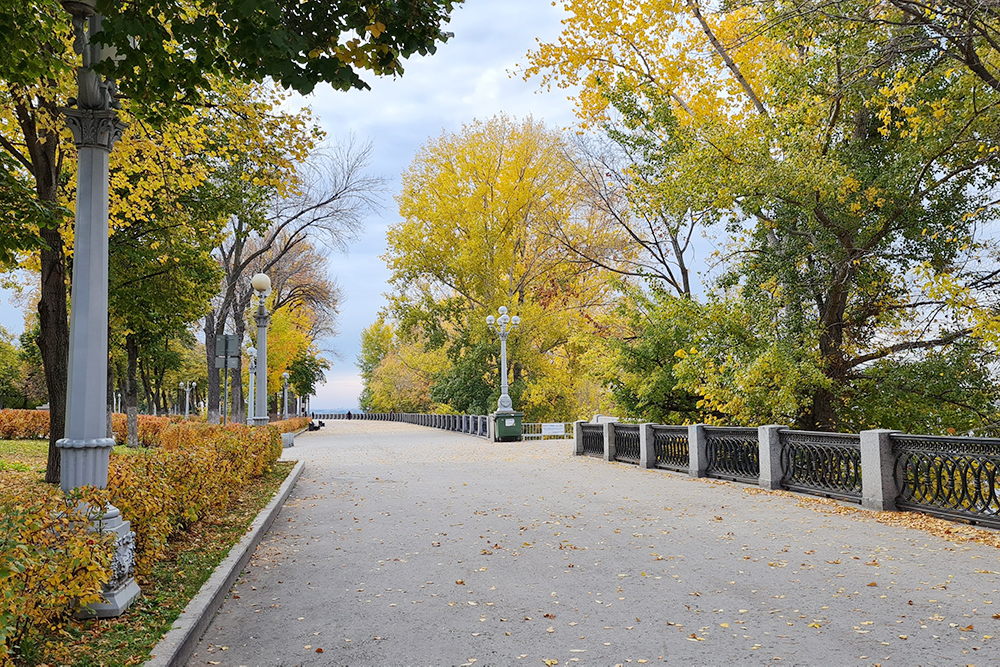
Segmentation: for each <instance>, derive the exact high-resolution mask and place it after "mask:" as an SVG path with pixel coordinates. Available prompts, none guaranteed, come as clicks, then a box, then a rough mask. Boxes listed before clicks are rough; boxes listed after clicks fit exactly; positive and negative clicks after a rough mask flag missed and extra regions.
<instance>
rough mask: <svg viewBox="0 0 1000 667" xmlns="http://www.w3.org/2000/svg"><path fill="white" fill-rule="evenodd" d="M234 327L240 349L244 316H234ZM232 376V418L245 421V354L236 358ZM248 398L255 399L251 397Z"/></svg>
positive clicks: (243, 331)
mask: <svg viewBox="0 0 1000 667" xmlns="http://www.w3.org/2000/svg"><path fill="white" fill-rule="evenodd" d="M233 325H234V326H233V329H234V331H235V333H236V340H238V341H239V342H240V349H242V348H243V336H244V335H246V322H245V321H244V320H243V318H242V317H236V316H234V317H233ZM230 375H231V376H232V377H231V379H230V382H231V383H232V387H231V388H230V390H229V391H230V395H231V396H232V406H233V412H232V415H233V416H232V419H233V421H234V422H238V423H241V424H242V423H245V422H246V420H247V415H246V403H245V402H244V400H243V355H240V356H239V357H238V358H237V360H236V368H234V369H233V370H232V371H230ZM248 400H251V401H252V400H253V397H251V398H250V399H248Z"/></svg>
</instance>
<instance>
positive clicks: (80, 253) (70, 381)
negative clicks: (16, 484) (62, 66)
mask: <svg viewBox="0 0 1000 667" xmlns="http://www.w3.org/2000/svg"><path fill="white" fill-rule="evenodd" d="M62 5H63V8H64V9H65V10H66V11H67V12H69V14H70V16H71V17H72V21H73V32H74V40H73V50H74V51H75V52H76V53H77V54H79V55H80V56H82V60H83V63H82V66H81V67H79V68H77V95H76V98H75V99H74V100H71V101H70V108H63V109H60V111H61V112H62V114H63V116H64V117H65V118H66V124H67V125H68V126H69V129H70V130H71V131H72V133H73V143H74V144H75V145H76V148H77V177H76V220H75V225H74V230H73V280H72V293H71V297H70V299H71V303H72V304H73V310H72V316H71V318H70V333H69V364H68V376H67V386H66V389H67V391H66V430H65V437H64V438H62V439H60V440H58V441H57V442H56V447H57V448H58V449H59V451H60V459H61V462H60V464H61V468H60V479H59V481H60V486H61V487H62V489H63V491H65V492H69V491H71V490H73V489H75V488H77V487H81V486H88V485H92V486H96V487H98V488H105V487H106V486H107V485H108V464H109V458H110V454H111V448H112V447H113V446H114V444H115V442H114V439H113V438H109V437H107V409H108V391H107V384H106V382H107V369H108V366H107V364H108V190H109V170H108V163H109V158H110V155H111V151H112V149H113V148H114V146H115V144H116V143H117V142H118V140H119V139H120V138H121V136H122V133H123V132H124V131H125V128H126V125H125V123H123V122H122V121H121V120H120V119H119V118H118V113H117V111H116V109H117V108H118V107H119V104H118V102H117V100H116V99H115V97H114V94H115V86H114V82H112V81H105V80H103V79H102V77H101V76H100V75H99V74H98V73H97V72H95V71H94V66H95V65H97V64H98V63H99V62H101V61H102V60H103V59H105V58H107V57H110V56H111V55H112V54H111V53H110V52H109V50H108V49H106V48H102V46H101V44H100V42H99V41H98V34H99V33H100V32H101V22H102V20H103V17H102V16H101V15H100V14H98V13H97V2H96V0H62ZM94 523H95V529H96V530H100V531H102V532H113V533H115V534H116V535H117V541H116V549H115V556H114V558H113V560H112V569H113V574H112V577H111V580H110V581H109V582H107V583H106V584H104V587H103V595H104V598H105V601H104V602H100V603H97V604H93V605H90V606H89V607H87V608H86V609H84V610H82V611H83V614H84V615H93V616H97V617H99V618H110V617H114V616H120V615H121V614H122V613H123V612H124V611H125V609H127V608H128V606H129V605H130V604H131V603H132V601H133V600H135V599H136V598H137V597H138V596H139V586H138V584H136V582H135V578H134V577H133V576H132V572H133V570H134V565H135V533H134V532H132V530H131V526H130V524H129V522H128V521H123V520H122V518H121V513H120V512H119V511H118V508H116V507H115V506H114V505H111V504H109V505H107V507H105V509H104V514H103V515H102V516H101V517H99V518H98V519H97V520H96V521H95V522H94Z"/></svg>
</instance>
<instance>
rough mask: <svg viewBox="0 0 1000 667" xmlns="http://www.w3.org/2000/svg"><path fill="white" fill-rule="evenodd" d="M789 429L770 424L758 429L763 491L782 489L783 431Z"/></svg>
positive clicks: (760, 480) (760, 484) (760, 482)
mask: <svg viewBox="0 0 1000 667" xmlns="http://www.w3.org/2000/svg"><path fill="white" fill-rule="evenodd" d="M783 428H788V427H787V426H781V425H778V424H768V425H767V426H758V427H757V446H758V447H759V448H760V450H759V453H760V479H759V481H758V484H759V486H760V488H762V489H769V490H771V491H773V490H774V489H780V488H781V477H782V474H783V472H784V471H783V470H782V469H781V429H783Z"/></svg>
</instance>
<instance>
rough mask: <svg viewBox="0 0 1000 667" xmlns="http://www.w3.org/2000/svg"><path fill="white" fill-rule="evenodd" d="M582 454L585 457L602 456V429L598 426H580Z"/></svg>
mask: <svg viewBox="0 0 1000 667" xmlns="http://www.w3.org/2000/svg"><path fill="white" fill-rule="evenodd" d="M581 428H582V430H583V453H584V454H586V455H587V456H602V457H603V456H604V427H603V426H601V425H600V424H582V425H581Z"/></svg>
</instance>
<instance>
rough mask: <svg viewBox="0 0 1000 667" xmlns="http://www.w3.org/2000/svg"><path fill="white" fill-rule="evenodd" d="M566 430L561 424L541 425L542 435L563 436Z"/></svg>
mask: <svg viewBox="0 0 1000 667" xmlns="http://www.w3.org/2000/svg"><path fill="white" fill-rule="evenodd" d="M565 433H566V429H565V427H564V426H563V425H562V422H556V423H554V424H542V435H565Z"/></svg>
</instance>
